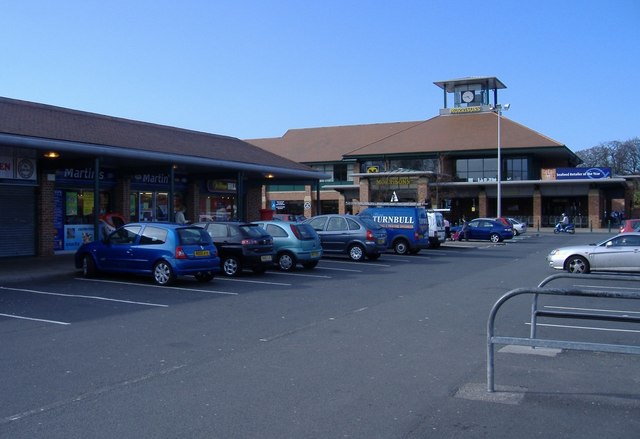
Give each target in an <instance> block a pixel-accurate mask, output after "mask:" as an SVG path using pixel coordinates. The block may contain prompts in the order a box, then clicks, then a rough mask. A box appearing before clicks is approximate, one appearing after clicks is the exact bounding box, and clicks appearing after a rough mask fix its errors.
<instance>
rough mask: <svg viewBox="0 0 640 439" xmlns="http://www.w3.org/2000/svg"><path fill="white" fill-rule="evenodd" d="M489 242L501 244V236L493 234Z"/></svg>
mask: <svg viewBox="0 0 640 439" xmlns="http://www.w3.org/2000/svg"><path fill="white" fill-rule="evenodd" d="M489 241H491V242H493V243H494V244H495V243H497V242H500V241H501V239H500V235H498V234H497V233H492V234H491V236H489Z"/></svg>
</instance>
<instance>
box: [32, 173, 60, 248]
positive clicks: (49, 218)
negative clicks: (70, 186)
mask: <svg viewBox="0 0 640 439" xmlns="http://www.w3.org/2000/svg"><path fill="white" fill-rule="evenodd" d="M49 175H53V176H54V178H53V179H52V180H49V179H48V176H49ZM55 185H56V182H55V174H53V173H52V172H51V171H44V172H42V173H41V174H40V186H39V187H38V190H37V192H36V193H37V198H38V200H37V202H38V213H37V215H38V217H37V218H36V221H37V223H38V231H39V233H40V235H39V236H38V249H37V251H38V256H52V255H53V254H54V252H53V238H54V237H55V235H56V229H55V227H54V226H53V207H54V199H53V191H54V189H55Z"/></svg>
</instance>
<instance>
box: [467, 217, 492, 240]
mask: <svg viewBox="0 0 640 439" xmlns="http://www.w3.org/2000/svg"><path fill="white" fill-rule="evenodd" d="M482 222H483V221H481V220H473V221H470V222H469V224H468V227H469V231H468V232H467V236H468V238H469V239H488V237H487V238H484V237H483V235H482V228H481V227H480V225H481V224H482Z"/></svg>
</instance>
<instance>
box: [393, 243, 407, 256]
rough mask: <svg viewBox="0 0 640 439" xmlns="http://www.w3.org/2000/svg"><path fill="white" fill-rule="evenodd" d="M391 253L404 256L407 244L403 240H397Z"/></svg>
mask: <svg viewBox="0 0 640 439" xmlns="http://www.w3.org/2000/svg"><path fill="white" fill-rule="evenodd" d="M393 251H394V252H396V254H398V255H406V254H407V252H408V251H409V243H408V242H407V241H405V240H404V239H398V240H397V241H396V242H394V243H393Z"/></svg>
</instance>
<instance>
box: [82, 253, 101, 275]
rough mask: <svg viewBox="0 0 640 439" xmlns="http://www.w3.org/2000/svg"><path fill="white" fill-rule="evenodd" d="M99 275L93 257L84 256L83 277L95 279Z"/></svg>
mask: <svg viewBox="0 0 640 439" xmlns="http://www.w3.org/2000/svg"><path fill="white" fill-rule="evenodd" d="M97 273H98V270H97V269H96V263H95V262H94V261H93V258H92V257H91V255H84V257H83V258H82V275H83V276H84V277H94V276H95V275H96V274H97Z"/></svg>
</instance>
